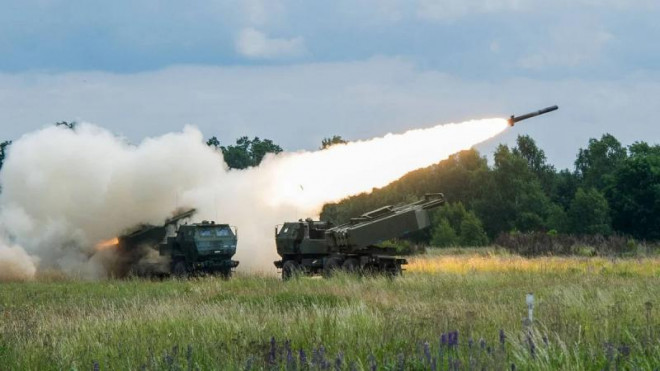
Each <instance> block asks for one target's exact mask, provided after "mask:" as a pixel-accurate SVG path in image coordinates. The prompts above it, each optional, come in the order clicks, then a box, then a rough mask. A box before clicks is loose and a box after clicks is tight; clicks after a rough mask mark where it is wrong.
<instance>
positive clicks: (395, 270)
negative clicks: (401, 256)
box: [385, 264, 403, 278]
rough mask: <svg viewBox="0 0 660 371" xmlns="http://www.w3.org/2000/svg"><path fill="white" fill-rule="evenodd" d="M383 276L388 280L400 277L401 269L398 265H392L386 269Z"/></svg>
mask: <svg viewBox="0 0 660 371" xmlns="http://www.w3.org/2000/svg"><path fill="white" fill-rule="evenodd" d="M385 274H386V275H387V277H390V278H395V277H397V276H400V275H402V274H403V270H402V269H401V265H400V264H394V266H392V267H387V270H386V271H385Z"/></svg>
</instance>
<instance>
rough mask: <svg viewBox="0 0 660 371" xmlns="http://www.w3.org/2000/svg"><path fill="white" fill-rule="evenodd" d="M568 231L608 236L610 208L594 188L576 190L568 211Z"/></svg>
mask: <svg viewBox="0 0 660 371" xmlns="http://www.w3.org/2000/svg"><path fill="white" fill-rule="evenodd" d="M568 219H569V222H570V230H571V232H573V233H578V234H604V235H607V234H610V233H611V232H612V227H611V220H610V207H609V205H608V204H607V200H606V199H605V196H603V194H602V193H600V192H599V191H598V190H596V189H595V188H589V189H587V190H586V191H585V190H584V189H583V188H578V190H577V192H576V193H575V198H574V199H573V201H572V202H571V207H570V209H569V210H568Z"/></svg>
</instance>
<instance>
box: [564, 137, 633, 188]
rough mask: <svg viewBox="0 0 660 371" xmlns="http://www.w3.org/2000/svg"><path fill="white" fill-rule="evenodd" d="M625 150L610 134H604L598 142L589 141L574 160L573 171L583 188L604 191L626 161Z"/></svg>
mask: <svg viewBox="0 0 660 371" xmlns="http://www.w3.org/2000/svg"><path fill="white" fill-rule="evenodd" d="M626 157H627V153H626V149H625V148H624V147H623V146H622V145H621V143H620V142H619V141H618V140H617V139H616V138H615V137H614V136H613V135H611V134H604V135H603V136H602V137H601V138H600V140H598V139H594V138H591V139H589V146H588V147H587V148H586V149H580V151H579V153H578V156H577V159H576V160H575V171H576V173H577V174H578V176H579V177H580V179H581V181H582V186H583V187H585V188H590V187H594V188H596V189H599V190H603V189H605V188H606V187H607V186H608V185H609V184H610V183H611V182H612V177H613V174H614V173H615V172H616V170H617V169H618V167H619V166H620V165H621V163H622V162H623V161H624V160H625V159H626Z"/></svg>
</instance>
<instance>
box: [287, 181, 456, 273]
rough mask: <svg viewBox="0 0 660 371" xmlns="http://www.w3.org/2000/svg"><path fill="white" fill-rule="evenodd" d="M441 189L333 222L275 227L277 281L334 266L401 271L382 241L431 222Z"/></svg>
mask: <svg viewBox="0 0 660 371" xmlns="http://www.w3.org/2000/svg"><path fill="white" fill-rule="evenodd" d="M444 202H445V199H444V196H443V195H442V193H433V194H427V195H425V196H424V198H423V199H422V200H419V201H417V202H413V203H410V204H407V205H402V206H384V207H381V208H379V209H376V210H373V211H370V212H367V213H364V214H362V215H361V216H359V217H357V218H352V219H351V220H350V222H348V223H346V224H342V225H338V226H333V225H332V223H330V222H327V221H315V220H312V219H306V220H302V219H301V220H298V221H297V222H287V223H284V224H283V225H281V226H276V227H275V244H276V246H277V253H278V255H280V256H281V257H282V260H278V261H275V262H274V263H275V267H277V268H278V269H281V273H282V279H284V280H287V279H289V278H291V277H292V276H293V275H296V274H304V275H318V274H321V275H323V276H324V277H330V276H332V274H333V273H334V272H336V271H338V270H343V271H347V272H355V273H359V274H362V273H368V272H373V273H384V274H387V275H391V276H396V275H399V274H401V272H402V265H405V264H407V263H408V262H407V261H406V259H403V258H400V257H397V256H396V251H395V250H394V249H392V248H385V247H379V246H378V244H379V243H382V242H383V241H386V240H389V239H392V238H398V237H402V236H405V235H407V234H409V233H412V232H415V231H418V230H421V229H424V228H427V227H429V226H430V225H431V221H430V217H429V213H428V211H429V210H430V209H433V208H435V207H438V206H440V205H442V204H444Z"/></svg>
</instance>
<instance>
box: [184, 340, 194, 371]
mask: <svg viewBox="0 0 660 371" xmlns="http://www.w3.org/2000/svg"><path fill="white" fill-rule="evenodd" d="M192 352H193V348H192V345H190V344H188V349H186V361H187V362H188V370H192V369H193V361H192Z"/></svg>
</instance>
